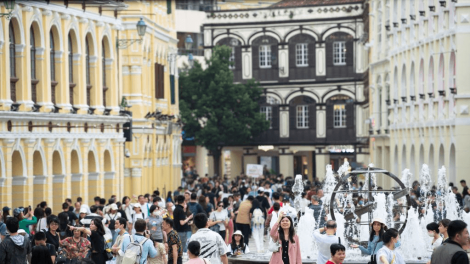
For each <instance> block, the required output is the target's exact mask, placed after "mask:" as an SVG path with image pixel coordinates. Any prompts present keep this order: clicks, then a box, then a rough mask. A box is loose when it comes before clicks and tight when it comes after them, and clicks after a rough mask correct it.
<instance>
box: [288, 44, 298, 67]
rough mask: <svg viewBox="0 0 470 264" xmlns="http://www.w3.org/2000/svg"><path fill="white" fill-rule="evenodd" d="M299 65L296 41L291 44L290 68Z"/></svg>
mask: <svg viewBox="0 0 470 264" xmlns="http://www.w3.org/2000/svg"><path fill="white" fill-rule="evenodd" d="M295 67H297V47H296V45H295V43H291V44H289V68H295Z"/></svg>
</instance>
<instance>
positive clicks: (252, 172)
mask: <svg viewBox="0 0 470 264" xmlns="http://www.w3.org/2000/svg"><path fill="white" fill-rule="evenodd" d="M246 175H247V176H250V177H253V178H258V177H259V176H261V175H263V165H259V164H247V165H246Z"/></svg>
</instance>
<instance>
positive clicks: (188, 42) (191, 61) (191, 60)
mask: <svg viewBox="0 0 470 264" xmlns="http://www.w3.org/2000/svg"><path fill="white" fill-rule="evenodd" d="M193 43H194V41H193V39H192V38H191V35H188V36H187V37H186V39H185V40H184V47H185V48H186V51H187V52H188V62H189V68H192V67H193V65H194V57H193V54H192V53H191V49H192V48H193Z"/></svg>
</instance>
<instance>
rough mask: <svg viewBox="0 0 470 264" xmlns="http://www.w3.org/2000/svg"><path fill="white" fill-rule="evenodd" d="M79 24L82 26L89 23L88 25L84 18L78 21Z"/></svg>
mask: <svg viewBox="0 0 470 264" xmlns="http://www.w3.org/2000/svg"><path fill="white" fill-rule="evenodd" d="M78 22H80V24H87V23H88V19H86V18H83V17H82V18H80V19H79V20H78Z"/></svg>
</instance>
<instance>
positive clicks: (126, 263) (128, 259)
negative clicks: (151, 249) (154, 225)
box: [121, 236, 148, 264]
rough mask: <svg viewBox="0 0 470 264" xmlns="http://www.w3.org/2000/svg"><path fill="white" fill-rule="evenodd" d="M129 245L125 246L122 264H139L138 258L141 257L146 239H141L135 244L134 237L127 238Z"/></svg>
mask: <svg viewBox="0 0 470 264" xmlns="http://www.w3.org/2000/svg"><path fill="white" fill-rule="evenodd" d="M129 239H130V240H131V243H130V244H129V245H127V248H126V251H124V257H123V258H122V262H121V263H122V264H136V263H137V264H139V263H140V258H141V257H142V251H143V245H144V243H145V242H146V241H147V240H148V238H145V239H142V241H140V243H139V242H137V241H135V240H134V236H129Z"/></svg>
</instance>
